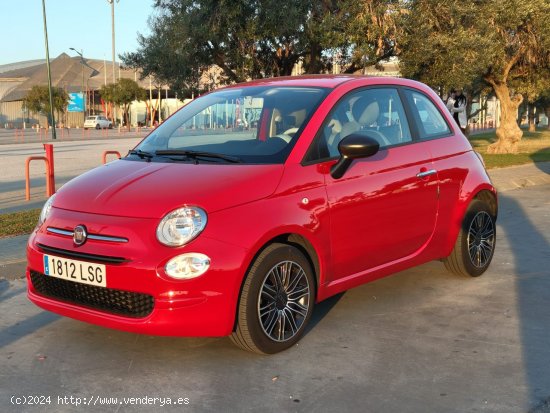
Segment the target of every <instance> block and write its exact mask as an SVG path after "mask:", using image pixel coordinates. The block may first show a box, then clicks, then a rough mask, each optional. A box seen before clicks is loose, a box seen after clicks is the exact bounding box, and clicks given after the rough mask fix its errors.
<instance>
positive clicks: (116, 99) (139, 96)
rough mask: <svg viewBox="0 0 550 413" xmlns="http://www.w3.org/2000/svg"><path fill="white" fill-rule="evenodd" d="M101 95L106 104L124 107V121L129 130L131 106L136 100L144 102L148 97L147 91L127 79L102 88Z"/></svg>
mask: <svg viewBox="0 0 550 413" xmlns="http://www.w3.org/2000/svg"><path fill="white" fill-rule="evenodd" d="M99 94H100V95H101V98H102V99H103V100H105V101H106V102H110V103H113V104H115V105H119V106H121V107H122V110H123V114H124V120H125V123H126V125H127V126H128V128H130V122H129V119H128V112H129V109H130V104H131V103H132V102H133V101H135V100H137V101H143V100H145V99H146V97H147V93H146V91H145V89H143V88H142V87H140V86H139V85H138V84H137V83H136V82H135V81H133V80H131V79H126V78H121V79H119V80H118V81H117V82H116V83H109V84H107V85H104V86H102V87H101V89H100V90H99Z"/></svg>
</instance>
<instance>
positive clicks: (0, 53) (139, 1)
mask: <svg viewBox="0 0 550 413" xmlns="http://www.w3.org/2000/svg"><path fill="white" fill-rule="evenodd" d="M153 12H154V10H153V0H120V1H119V2H118V3H116V2H115V32H116V39H115V42H116V45H115V48H116V54H117V61H119V58H118V55H119V54H120V53H123V52H132V51H135V50H136V49H137V47H138V44H137V32H140V33H142V34H148V33H149V30H148V26H147V19H148V18H149V16H150V15H151V14H152V13H153ZM0 16H1V17H2V19H1V22H0V39H1V42H2V43H1V46H0V65H3V64H8V63H15V62H19V61H24V60H33V59H44V58H45V57H46V51H45V45H44V26H43V21H42V0H0ZM46 17H47V19H48V38H49V48H50V59H53V58H55V57H56V56H58V55H59V54H61V53H63V52H65V53H67V54H68V55H70V56H75V53H74V52H73V51H72V50H69V48H71V47H74V48H75V49H77V50H79V51H80V50H81V49H82V50H84V56H85V57H87V58H93V59H103V58H106V59H107V60H111V6H110V4H109V3H108V2H107V0H46Z"/></svg>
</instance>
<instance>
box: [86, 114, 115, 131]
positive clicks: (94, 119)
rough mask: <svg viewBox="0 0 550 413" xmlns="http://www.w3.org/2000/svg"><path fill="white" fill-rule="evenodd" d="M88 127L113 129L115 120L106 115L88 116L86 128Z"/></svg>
mask: <svg viewBox="0 0 550 413" xmlns="http://www.w3.org/2000/svg"><path fill="white" fill-rule="evenodd" d="M88 128H96V129H107V128H109V129H113V122H111V121H110V120H109V119H107V118H106V117H105V116H88V117H87V118H86V120H85V121H84V129H88Z"/></svg>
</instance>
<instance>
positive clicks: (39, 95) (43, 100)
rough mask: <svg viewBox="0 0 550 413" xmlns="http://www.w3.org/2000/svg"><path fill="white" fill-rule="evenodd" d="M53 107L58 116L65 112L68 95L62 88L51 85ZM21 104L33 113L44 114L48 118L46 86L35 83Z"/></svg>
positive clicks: (48, 107) (48, 98) (47, 91)
mask: <svg viewBox="0 0 550 413" xmlns="http://www.w3.org/2000/svg"><path fill="white" fill-rule="evenodd" d="M52 102H53V109H54V111H55V112H56V113H57V117H58V118H59V114H60V113H65V110H66V109H67V105H68V103H69V95H68V94H67V92H66V91H65V90H64V89H61V88H56V87H52ZM23 105H25V107H26V108H27V109H28V110H29V111H30V112H34V113H40V114H42V115H45V116H46V117H47V119H48V123H49V120H50V95H49V89H48V86H39V85H35V86H33V87H32V88H31V90H29V92H28V93H27V96H25V98H24V99H23Z"/></svg>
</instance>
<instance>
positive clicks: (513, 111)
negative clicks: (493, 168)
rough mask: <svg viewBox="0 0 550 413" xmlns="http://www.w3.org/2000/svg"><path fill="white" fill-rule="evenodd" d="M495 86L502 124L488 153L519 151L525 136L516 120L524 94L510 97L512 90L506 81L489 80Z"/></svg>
mask: <svg viewBox="0 0 550 413" xmlns="http://www.w3.org/2000/svg"><path fill="white" fill-rule="evenodd" d="M487 81H488V82H489V83H490V84H491V86H492V87H493V89H494V91H495V94H496V95H497V98H498V99H499V100H500V125H499V127H498V128H497V131H496V134H497V141H496V142H495V143H493V144H491V145H489V147H488V148H487V153H490V154H496V153H499V154H500V153H517V152H518V143H519V141H520V140H521V137H522V136H523V131H522V130H521V129H520V127H519V126H518V124H517V122H516V117H517V110H518V107H519V105H521V102H522V101H523V96H522V95H516V96H514V97H513V98H511V97H510V90H509V89H508V86H507V85H506V83H503V82H497V81H495V80H494V79H488V80H487Z"/></svg>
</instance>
